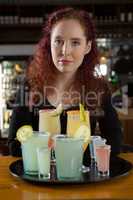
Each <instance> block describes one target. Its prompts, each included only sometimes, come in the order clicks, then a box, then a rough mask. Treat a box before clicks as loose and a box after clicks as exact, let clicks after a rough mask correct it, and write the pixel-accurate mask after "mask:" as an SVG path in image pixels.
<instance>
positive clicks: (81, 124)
mask: <svg viewBox="0 0 133 200" xmlns="http://www.w3.org/2000/svg"><path fill="white" fill-rule="evenodd" d="M84 117H85V120H83V121H81V111H80V110H73V111H68V112H67V135H68V136H70V137H83V138H84V141H85V142H84V145H83V148H84V151H85V149H86V148H87V146H88V143H89V141H90V134H91V133H90V115H89V111H84Z"/></svg>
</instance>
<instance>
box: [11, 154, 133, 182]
mask: <svg viewBox="0 0 133 200" xmlns="http://www.w3.org/2000/svg"><path fill="white" fill-rule="evenodd" d="M132 168H133V165H132V163H130V162H129V161H126V160H124V159H122V158H119V157H111V160H110V175H109V176H105V177H101V176H99V175H98V172H97V168H96V166H95V164H91V165H90V171H89V172H86V173H82V175H81V178H80V179H79V180H72V179H64V180H58V178H57V174H56V165H55V164H54V163H51V170H50V179H43V178H39V177H38V175H34V176H33V175H32V176H31V175H27V174H25V173H24V169H23V161H22V159H19V160H17V161H15V162H12V163H11V164H10V166H9V171H10V173H11V174H12V175H13V176H15V177H19V178H20V179H23V180H26V181H29V182H31V183H34V184H87V183H95V182H100V181H106V180H111V179H114V178H118V177H121V176H124V175H127V174H128V173H129V171H130V170H131V169H132Z"/></svg>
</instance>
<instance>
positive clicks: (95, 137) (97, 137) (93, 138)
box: [89, 135, 101, 162]
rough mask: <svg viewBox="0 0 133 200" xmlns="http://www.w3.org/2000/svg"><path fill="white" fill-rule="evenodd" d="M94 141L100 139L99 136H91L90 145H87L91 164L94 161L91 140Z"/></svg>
mask: <svg viewBox="0 0 133 200" xmlns="http://www.w3.org/2000/svg"><path fill="white" fill-rule="evenodd" d="M95 139H101V136H99V135H92V136H91V139H90V143H89V149H90V156H91V162H94V161H95V155H94V147H93V140H95Z"/></svg>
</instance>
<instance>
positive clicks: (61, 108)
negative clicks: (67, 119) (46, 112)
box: [50, 103, 63, 117]
mask: <svg viewBox="0 0 133 200" xmlns="http://www.w3.org/2000/svg"><path fill="white" fill-rule="evenodd" d="M62 111H63V106H62V103H60V104H59V105H58V106H57V108H56V109H55V110H53V111H51V113H50V114H51V115H52V116H53V117H55V116H58V115H60V114H61V113H62Z"/></svg>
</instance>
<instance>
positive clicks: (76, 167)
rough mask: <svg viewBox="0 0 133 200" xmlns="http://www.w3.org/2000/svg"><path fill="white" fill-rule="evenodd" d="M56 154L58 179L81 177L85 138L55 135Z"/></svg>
mask: <svg viewBox="0 0 133 200" xmlns="http://www.w3.org/2000/svg"><path fill="white" fill-rule="evenodd" d="M55 140H56V144H55V156H56V169H57V177H58V179H60V180H61V179H72V180H73V179H80V178H81V172H82V161H83V139H81V138H72V137H68V136H65V135H64V136H61V137H60V136H59V137H58V136H57V137H55Z"/></svg>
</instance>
